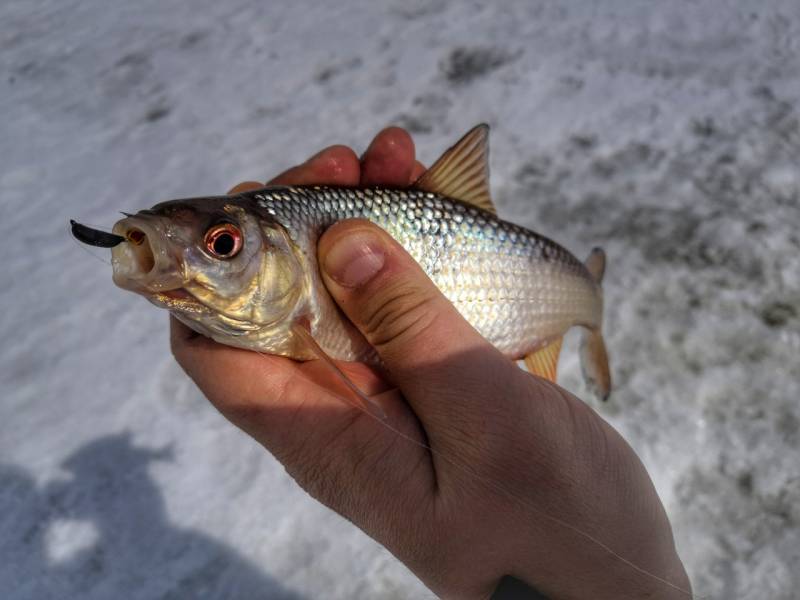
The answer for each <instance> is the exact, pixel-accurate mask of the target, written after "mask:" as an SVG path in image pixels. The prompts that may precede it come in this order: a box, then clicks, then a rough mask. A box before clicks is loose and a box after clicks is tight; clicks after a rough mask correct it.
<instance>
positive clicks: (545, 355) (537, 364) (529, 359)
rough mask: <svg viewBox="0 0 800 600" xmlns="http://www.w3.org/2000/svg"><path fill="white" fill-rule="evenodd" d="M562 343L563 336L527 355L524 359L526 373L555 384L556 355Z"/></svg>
mask: <svg viewBox="0 0 800 600" xmlns="http://www.w3.org/2000/svg"><path fill="white" fill-rule="evenodd" d="M563 341H564V337H563V336H562V337H559V338H556V339H554V340H553V341H552V342H550V343H549V344H547V345H546V346H544V347H543V348H539V349H538V350H537V351H536V352H531V353H530V354H528V356H526V357H525V366H526V367H528V371H530V372H531V373H533V374H534V375H538V376H539V377H543V378H544V379H547V380H548V381H552V382H553V383H555V382H556V373H557V371H558V355H559V353H560V352H561V342H563Z"/></svg>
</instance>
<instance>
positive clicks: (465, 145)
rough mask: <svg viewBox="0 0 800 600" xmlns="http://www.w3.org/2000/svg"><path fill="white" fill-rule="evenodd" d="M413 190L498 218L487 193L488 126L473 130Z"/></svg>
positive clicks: (426, 173) (484, 125)
mask: <svg viewBox="0 0 800 600" xmlns="http://www.w3.org/2000/svg"><path fill="white" fill-rule="evenodd" d="M414 187H415V188H417V189H420V190H424V191H426V192H433V193H435V194H441V195H442V196H447V197H448V198H455V199H456V200H461V201H462V202H467V203H469V204H472V205H473V206H477V207H478V208H482V209H483V210H486V211H489V212H490V213H492V214H495V215H496V214H497V209H496V208H495V207H494V203H493V202H492V196H491V194H490V193H489V126H488V125H486V124H485V123H482V124H481V125H478V126H476V127H473V128H472V129H470V131H469V132H468V133H467V134H466V135H465V136H464V137H462V138H461V139H460V140H459V141H458V142H457V143H456V145H455V146H453V147H452V148H450V149H448V150H447V151H446V152H445V153H444V154H442V156H441V157H440V158H439V160H437V161H436V162H435V163H434V164H433V166H432V167H431V168H430V169H428V170H427V171H425V173H423V174H422V177H420V178H419V179H418V180H417V181H416V182H415V183H414Z"/></svg>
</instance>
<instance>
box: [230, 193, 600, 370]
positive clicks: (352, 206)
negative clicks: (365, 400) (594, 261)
mask: <svg viewBox="0 0 800 600" xmlns="http://www.w3.org/2000/svg"><path fill="white" fill-rule="evenodd" d="M242 195H243V196H248V194H242ZM252 198H253V199H254V200H255V201H256V203H257V204H258V206H259V207H261V208H262V209H264V210H265V211H266V212H267V213H268V214H269V215H270V216H271V217H273V218H274V219H275V220H276V221H277V222H278V223H280V224H281V225H282V226H283V227H284V228H285V229H286V231H287V232H288V234H289V237H290V238H291V239H292V241H293V242H294V243H295V244H296V245H297V246H298V247H299V248H300V249H301V250H302V251H303V253H304V254H305V256H306V259H307V260H308V261H309V262H310V263H312V264H313V265H314V266H315V267H316V247H317V240H318V238H319V236H320V235H321V233H322V232H323V231H324V230H325V229H327V228H328V227H330V226H331V225H332V224H333V223H335V222H337V221H340V220H343V219H350V218H362V219H367V220H369V221H371V222H373V223H375V224H376V225H379V226H380V227H381V228H383V229H384V230H386V231H387V232H388V233H389V234H390V235H391V236H392V237H393V238H394V239H395V240H397V242H399V243H400V245H401V246H403V247H404V248H405V250H406V251H407V252H409V254H410V255H411V256H412V257H413V258H414V259H415V260H416V261H417V262H418V263H419V264H420V266H421V267H422V268H423V270H424V271H425V272H426V274H427V275H428V276H429V277H430V278H431V279H432V280H433V282H434V283H435V284H436V286H437V287H438V288H439V289H440V290H441V291H442V293H443V294H444V295H445V296H446V297H447V298H448V299H449V300H450V301H451V302H452V303H453V304H454V306H455V307H456V309H457V310H458V311H459V312H460V313H461V314H462V315H463V316H464V318H465V319H467V321H469V322H470V323H471V324H472V326H473V327H475V329H477V330H478V332H480V333H481V335H483V336H484V337H485V338H486V339H488V340H489V341H490V342H491V343H492V344H494V345H495V346H496V347H497V348H498V349H499V350H500V351H502V352H503V353H504V354H506V355H508V356H510V357H513V358H521V357H523V356H525V355H526V354H528V353H530V352H531V351H533V350H535V349H536V348H539V347H541V346H543V345H544V344H546V343H547V342H548V341H550V340H552V339H554V338H557V337H560V336H561V335H563V333H564V332H565V331H566V330H567V329H568V328H569V327H571V326H573V325H576V324H578V325H585V326H588V327H598V326H599V323H600V318H601V312H602V302H601V292H600V287H599V286H598V285H597V284H596V283H595V281H594V280H593V278H592V276H591V275H590V274H589V272H588V271H587V269H586V267H585V266H584V265H583V263H581V262H580V261H578V260H577V259H576V258H575V257H573V256H572V254H570V253H569V252H568V251H567V250H565V249H564V248H563V247H561V246H559V245H558V244H557V243H555V242H553V241H552V240H549V239H547V238H545V237H543V236H541V235H538V234H536V233H534V232H532V231H529V230H527V229H525V228H523V227H520V226H518V225H515V224H513V223H509V222H507V221H503V220H501V219H498V218H497V217H495V216H494V215H492V214H491V213H488V212H487V211H484V210H481V209H479V208H476V207H473V206H470V205H468V204H465V203H463V202H460V201H458V200H454V199H451V198H447V197H444V196H441V195H438V194H434V193H430V192H423V191H419V190H413V189H408V190H405V189H383V188H372V189H355V188H352V189H351V188H333V187H324V186H315V187H279V188H272V189H270V188H267V189H263V190H259V191H258V192H256V193H253V194H252ZM311 286H312V292H313V293H312V296H313V297H315V301H312V306H311V313H312V317H313V321H312V327H314V329H315V331H314V332H313V333H314V337H315V338H316V339H317V341H318V342H319V344H320V345H321V346H322V348H323V349H324V350H326V352H328V353H329V354H330V355H331V356H333V357H334V358H338V359H342V360H365V359H369V358H371V356H372V350H371V348H369V347H368V346H361V345H359V344H357V343H355V344H354V343H352V341H351V340H350V338H351V336H350V335H347V334H346V333H345V332H344V331H343V330H342V327H344V325H343V324H342V323H340V321H341V317H339V316H338V314H339V313H338V310H337V311H335V313H336V314H337V317H332V313H333V312H334V311H332V310H331V307H332V303H331V302H330V301H328V299H327V298H326V297H327V291H325V288H324V285H323V284H322V280H321V277H320V276H319V272H318V268H314V269H313V270H312V277H311ZM332 318H333V319H336V321H337V326H334V327H332V326H331V319H332Z"/></svg>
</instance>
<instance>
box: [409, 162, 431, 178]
mask: <svg viewBox="0 0 800 600" xmlns="http://www.w3.org/2000/svg"><path fill="white" fill-rule="evenodd" d="M425 171H427V169H426V168H425V165H423V164H422V163H421V162H419V161H418V160H415V161H414V168H412V169H411V179H410V180H409V183H414V182H415V181H416V180H417V179H419V178H420V177H422V174H423V173H425Z"/></svg>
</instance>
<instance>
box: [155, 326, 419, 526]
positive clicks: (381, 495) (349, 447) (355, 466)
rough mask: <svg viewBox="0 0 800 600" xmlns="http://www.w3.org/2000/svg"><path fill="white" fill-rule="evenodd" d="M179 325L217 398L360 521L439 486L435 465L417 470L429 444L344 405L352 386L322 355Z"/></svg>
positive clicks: (209, 393) (198, 377) (311, 485)
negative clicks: (316, 357) (284, 351)
mask: <svg viewBox="0 0 800 600" xmlns="http://www.w3.org/2000/svg"><path fill="white" fill-rule="evenodd" d="M170 324H171V331H170V341H171V345H172V351H173V354H174V355H175V358H176V359H177V361H178V363H179V364H180V365H181V367H182V368H183V369H184V370H185V371H186V373H187V374H188V375H189V376H190V377H191V378H192V379H193V380H194V381H195V383H196V384H197V386H198V387H199V388H200V390H201V391H202V392H203V393H204V394H205V395H206V397H207V398H208V399H209V400H210V401H211V403H212V404H213V405H214V406H215V407H216V408H217V409H218V410H219V411H220V412H221V413H222V414H223V415H224V416H225V417H226V418H227V419H228V420H230V421H231V422H232V423H234V424H235V425H237V426H238V427H240V428H241V429H243V430H244V431H245V432H247V433H248V434H250V435H251V436H253V437H254V438H255V439H256V440H257V441H258V442H260V443H261V444H262V445H264V446H265V447H266V448H267V449H268V450H269V451H270V452H271V453H272V454H274V455H275V457H276V458H278V460H280V461H281V462H282V463H283V464H284V465H285V466H286V469H287V471H288V472H289V473H290V474H291V475H292V476H293V477H294V478H295V479H297V481H298V483H300V485H302V486H303V487H304V488H305V489H307V490H308V491H309V492H310V493H311V494H312V495H314V496H315V497H317V498H318V499H319V500H320V501H322V502H324V503H325V504H327V505H328V506H331V507H332V508H334V509H335V510H337V511H339V512H342V513H343V514H345V515H346V516H348V517H349V518H351V519H353V520H355V521H356V522H358V521H359V516H360V515H362V514H366V513H368V512H369V511H370V510H372V511H373V512H375V511H376V509H375V507H376V506H377V507H386V509H387V510H388V509H389V507H394V505H395V503H396V502H399V501H401V499H402V501H404V502H405V501H410V502H412V504H414V505H416V504H418V503H420V502H421V498H420V496H423V495H424V494H426V493H427V491H428V490H429V489H430V486H431V485H432V481H433V475H432V471H431V470H430V467H428V470H427V471H426V470H425V469H420V470H419V471H417V473H416V475H417V477H410V473H411V471H412V470H413V469H414V468H416V467H419V466H420V464H421V461H425V460H427V455H426V453H425V452H424V450H423V449H421V448H420V447H419V446H416V445H414V444H411V443H399V444H398V443H397V442H398V438H397V437H396V434H395V433H394V432H392V431H390V430H389V429H386V428H385V427H384V426H383V425H382V424H380V423H379V422H377V421H375V420H374V419H372V418H370V417H368V416H366V415H364V413H362V412H360V411H358V410H356V409H353V408H351V407H350V406H348V404H346V403H344V402H343V401H342V398H341V396H339V395H338V394H343V393H347V389H346V388H344V386H341V385H340V386H338V391H337V386H336V385H332V384H331V382H330V381H329V380H328V379H326V377H330V375H329V372H328V371H326V370H325V369H324V368H321V365H319V361H310V362H307V363H298V362H295V361H292V360H289V359H287V358H283V357H279V356H272V355H264V354H259V353H256V352H252V351H249V350H242V349H238V348H232V347H229V346H224V345H221V344H218V343H216V342H214V341H213V340H210V339H209V338H207V337H205V336H202V335H200V334H197V333H195V332H193V331H192V330H190V329H189V328H188V327H186V326H185V325H183V324H182V323H180V322H179V321H177V320H176V319H175V318H171V319H170ZM348 375H351V376H353V379H354V380H355V381H356V383H358V384H359V385H362V384H364V383H365V382H359V377H358V372H352V371H351V372H350V373H348ZM361 375H363V372H362V373H361ZM367 379H368V378H367ZM381 397H382V398H384V400H386V401H391V400H392V398H391V397H387V395H385V394H384V395H382V396H381ZM393 400H394V402H393V404H392V405H387V404H386V402H384V403H383V406H384V407H385V408H386V410H387V412H388V413H389V414H390V417H391V419H392V422H393V424H394V425H395V426H396V427H397V428H399V429H400V430H402V431H403V432H404V434H406V435H408V436H411V437H412V438H413V439H422V433H421V431H420V430H419V428H418V425H417V423H416V422H415V420H414V419H413V415H411V413H410V411H409V410H408V408H407V407H406V406H405V405H404V404H403V403H402V401H401V399H399V398H397V397H395V398H394V399H393ZM378 480H380V481H378ZM348 490H349V491H350V492H348ZM356 496H357V497H356ZM393 510H395V512H402V511H397V510H396V507H395V508H394V509H393ZM387 518H388V517H387ZM359 525H361V526H363V522H361V523H359ZM373 533H374V532H373Z"/></svg>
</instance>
